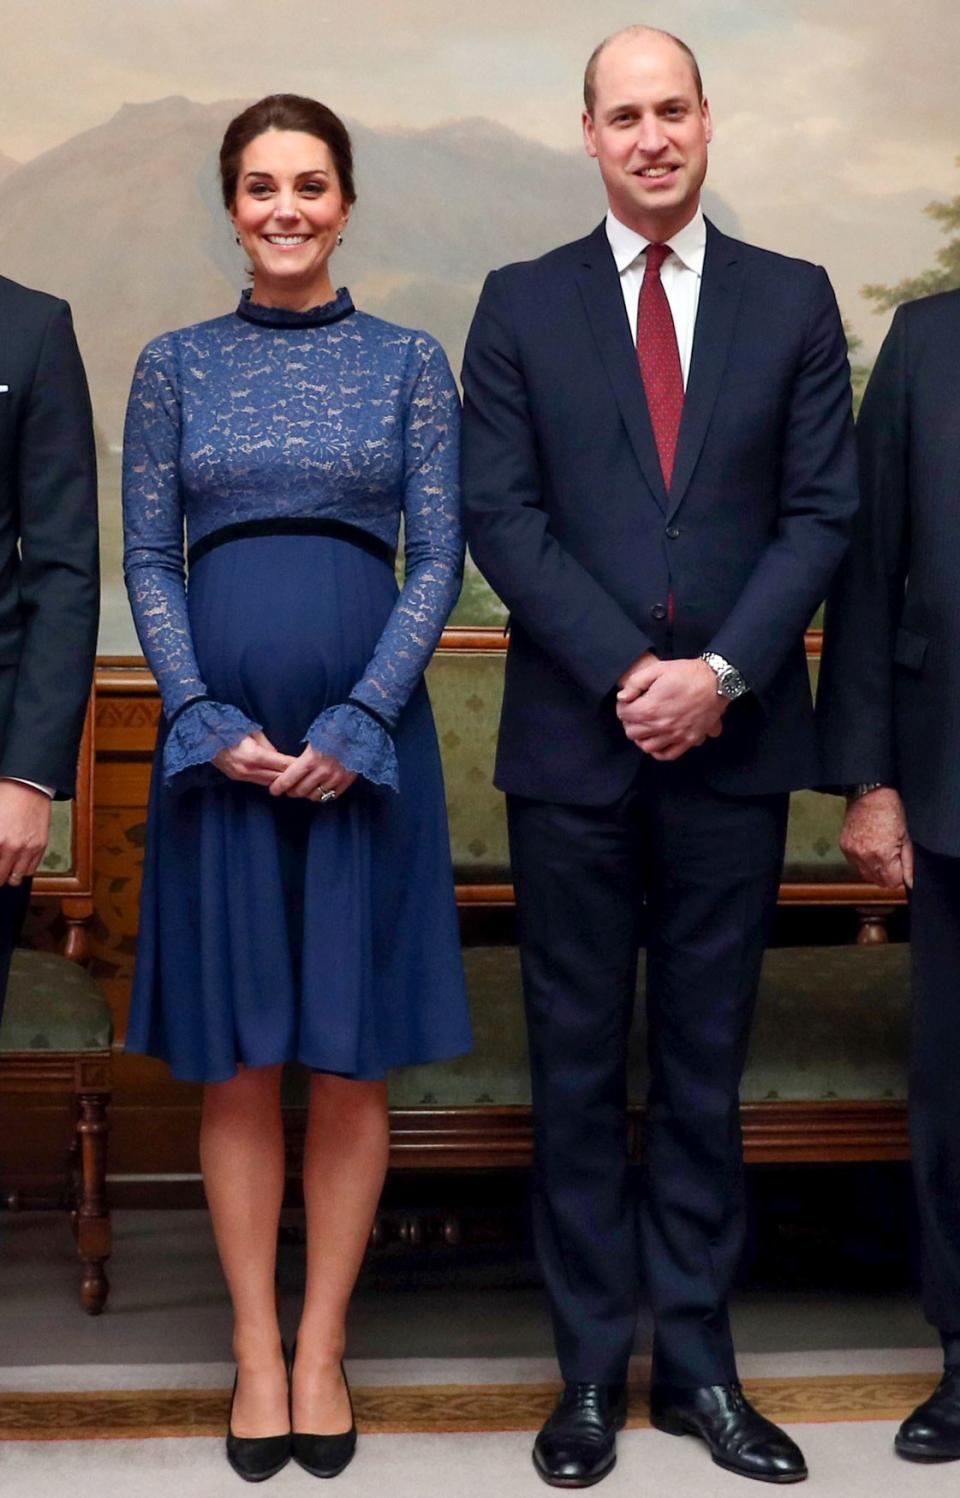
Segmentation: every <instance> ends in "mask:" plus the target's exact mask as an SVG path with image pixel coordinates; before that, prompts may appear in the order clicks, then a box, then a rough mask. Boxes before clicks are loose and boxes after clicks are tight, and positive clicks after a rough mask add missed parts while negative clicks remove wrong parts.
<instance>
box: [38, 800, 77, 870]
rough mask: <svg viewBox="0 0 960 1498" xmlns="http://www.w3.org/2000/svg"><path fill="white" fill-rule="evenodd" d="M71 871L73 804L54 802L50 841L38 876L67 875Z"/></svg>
mask: <svg viewBox="0 0 960 1498" xmlns="http://www.w3.org/2000/svg"><path fill="white" fill-rule="evenodd" d="M72 869H73V802H72V801H54V803H53V809H52V815H51V817H50V841H49V842H48V843H47V851H46V853H44V855H43V861H42V862H41V864H40V868H39V870H38V874H39V875H40V876H41V877H42V876H43V875H44V874H69V873H71V872H72Z"/></svg>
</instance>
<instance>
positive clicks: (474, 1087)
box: [285, 944, 909, 1108]
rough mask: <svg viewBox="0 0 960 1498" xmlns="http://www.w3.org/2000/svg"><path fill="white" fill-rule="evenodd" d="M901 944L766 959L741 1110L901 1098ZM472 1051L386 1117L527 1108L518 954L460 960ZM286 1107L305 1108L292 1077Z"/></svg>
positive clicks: (419, 1080) (510, 950)
mask: <svg viewBox="0 0 960 1498" xmlns="http://www.w3.org/2000/svg"><path fill="white" fill-rule="evenodd" d="M908 959H909V952H908V948H907V946H906V945H905V944H895V945H894V944H891V945H889V946H876V947H858V946H837V947H779V948H774V949H773V950H771V951H770V952H768V953H767V956H766V959H765V961H764V965H763V978H762V981H761V986H760V997H759V1001H758V1004H757V1014H756V1020H755V1023H754V1027H753V1036H752V1041H751V1045H750V1054H749V1056H748V1059H747V1067H746V1072H745V1075H744V1080H743V1087H742V1090H741V1096H742V1098H743V1101H744V1102H751V1103H753V1102H768V1101H775V1100H776V1101H798V1102H824V1101H831V1100H835V1099H839V1100H849V1101H853V1100H866V1101H876V1100H878V1099H896V1100H902V1099H904V1098H905V1097H906V1085H907V1084H906V1054H907V985H908ZM464 961H465V963H466V969H467V986H468V989H469V994H470V1009H471V1015H472V1019H473V1025H474V1037H475V1046H474V1049H473V1051H472V1052H471V1053H470V1055H468V1056H461V1057H458V1058H457V1059H456V1060H454V1061H446V1062H441V1063H439V1064H436V1065H433V1066H412V1067H406V1068H404V1069H401V1070H398V1071H395V1072H393V1073H392V1074H391V1077H390V1103H391V1106H392V1107H394V1108H416V1107H428V1106H433V1107H469V1106H475V1107H476V1106H484V1105H486V1106H492V1105H495V1104H525V1105H527V1106H529V1103H530V1077H529V1071H528V1065H527V1041H526V1033H525V1028H524V1020H523V999H522V992H521V986H520V964H519V961H518V958H517V950H516V948H515V947H468V948H467V949H466V951H465V952H464ZM645 1039H646V1032H645V1024H644V967H643V963H642V961H641V965H640V973H639V977H638V981H637V1008H636V1016H635V1022H634V1025H633V1030H632V1034H631V1044H630V1068H629V1072H630V1093H631V1097H632V1098H633V1099H634V1100H635V1101H637V1102H642V1100H643V1097H644V1093H645V1091H646V1080H647V1074H646V1063H645V1060H644V1047H645ZM285 1101H286V1102H287V1103H290V1104H300V1105H303V1104H304V1103H305V1102H306V1079H305V1074H304V1073H301V1072H299V1071H293V1072H291V1074H290V1076H289V1078H288V1080H287V1084H286V1089H285Z"/></svg>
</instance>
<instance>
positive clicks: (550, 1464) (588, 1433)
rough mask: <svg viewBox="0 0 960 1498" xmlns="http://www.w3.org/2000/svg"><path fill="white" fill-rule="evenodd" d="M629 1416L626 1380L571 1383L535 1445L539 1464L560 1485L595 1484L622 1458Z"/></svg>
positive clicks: (545, 1476)
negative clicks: (620, 1444) (621, 1439)
mask: <svg viewBox="0 0 960 1498" xmlns="http://www.w3.org/2000/svg"><path fill="white" fill-rule="evenodd" d="M626 1418H627V1390H626V1385H625V1384H565V1385H564V1390H563V1393H562V1394H561V1396H560V1398H559V1400H558V1401H557V1404H556V1407H555V1409H554V1411H553V1413H552V1415H551V1416H550V1418H549V1419H548V1421H547V1423H546V1425H544V1427H543V1429H542V1430H541V1432H540V1434H539V1435H538V1436H537V1439H536V1441H535V1442H534V1446H533V1465H534V1466H535V1467H536V1469H537V1471H538V1472H539V1474H540V1476H541V1477H542V1478H543V1480H544V1482H548V1483H549V1484H550V1486H551V1487H554V1488H589V1487H591V1486H592V1485H593V1483H595V1482H599V1481H600V1479H601V1478H603V1477H606V1475H607V1473H608V1472H609V1471H611V1470H612V1468H613V1466H614V1464H615V1463H616V1460H617V1431H618V1430H621V1429H622V1428H623V1424H624V1421H625V1420H626Z"/></svg>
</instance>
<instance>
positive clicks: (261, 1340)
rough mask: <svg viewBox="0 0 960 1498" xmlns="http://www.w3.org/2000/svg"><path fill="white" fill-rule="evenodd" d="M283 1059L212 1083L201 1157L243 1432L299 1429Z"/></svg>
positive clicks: (236, 1427) (237, 1427) (238, 1428)
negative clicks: (289, 1346) (291, 1339)
mask: <svg viewBox="0 0 960 1498" xmlns="http://www.w3.org/2000/svg"><path fill="white" fill-rule="evenodd" d="M281 1073H282V1068H281V1067H279V1066H263V1067H248V1068H244V1069H243V1070H242V1071H240V1072H238V1073H237V1075H236V1076H235V1077H233V1078H231V1080H230V1081H229V1082H215V1083H210V1084H208V1085H207V1087H206V1088H205V1089H204V1095H203V1121H202V1124H201V1128H200V1164H201V1167H202V1170H203V1183H204V1186H205V1188H206V1193H207V1202H208V1204H209V1207H210V1215H211V1217H212V1218H213V1231H214V1236H215V1238H216V1240H217V1249H218V1250H219V1253H220V1263H221V1264H222V1265H223V1272H224V1275H225V1276H226V1281H227V1287H228V1289H229V1291H230V1299H231V1301H232V1303H233V1354H234V1357H235V1358H236V1360H237V1368H238V1371H239V1380H238V1383H237V1397H236V1401H235V1403H234V1408H233V1422H232V1429H233V1433H234V1435H236V1436H277V1435H282V1434H283V1433H284V1431H287V1430H289V1429H290V1417H289V1410H288V1404H287V1376H286V1370H285V1368H284V1364H283V1354H282V1351H281V1345H280V1326H279V1323H278V1321H277V1306H276V1291H275V1272H276V1262H277V1228H278V1225H279V1221H280V1207H281V1204H282V1201H283V1178H284V1152H283V1121H282V1118H281V1114H280V1078H281Z"/></svg>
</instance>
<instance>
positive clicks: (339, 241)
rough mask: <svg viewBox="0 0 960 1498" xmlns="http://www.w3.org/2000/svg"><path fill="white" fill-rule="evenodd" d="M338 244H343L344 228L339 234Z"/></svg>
mask: <svg viewBox="0 0 960 1498" xmlns="http://www.w3.org/2000/svg"><path fill="white" fill-rule="evenodd" d="M337 244H343V230H342V229H341V230H340V232H339V234H338V235H337Z"/></svg>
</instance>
